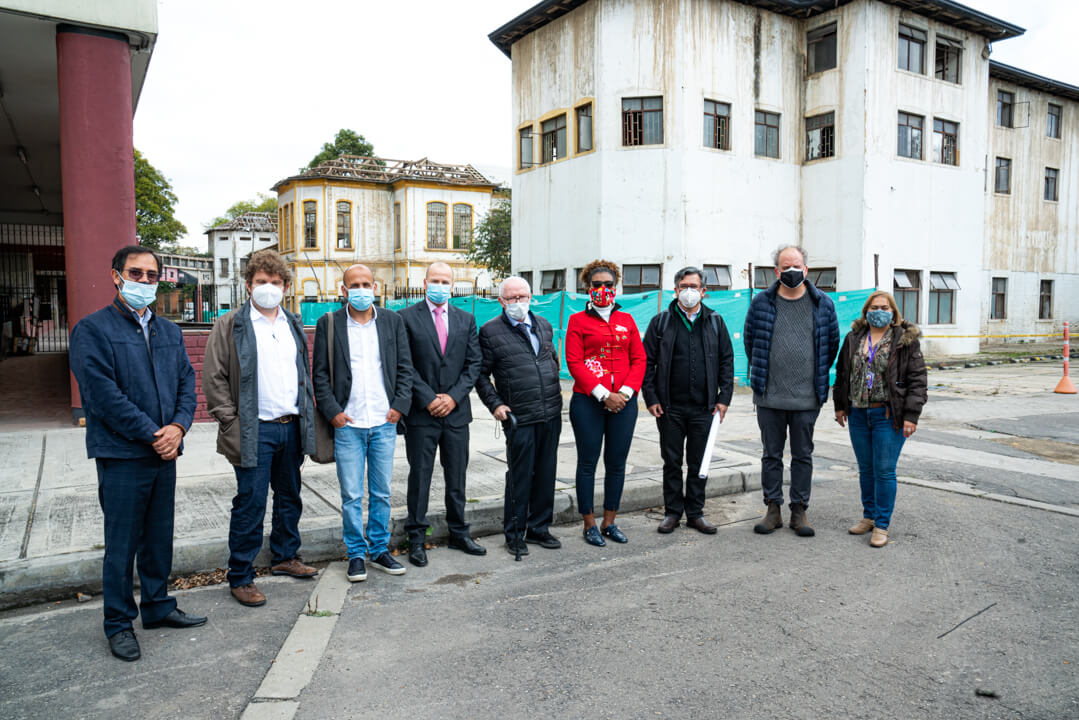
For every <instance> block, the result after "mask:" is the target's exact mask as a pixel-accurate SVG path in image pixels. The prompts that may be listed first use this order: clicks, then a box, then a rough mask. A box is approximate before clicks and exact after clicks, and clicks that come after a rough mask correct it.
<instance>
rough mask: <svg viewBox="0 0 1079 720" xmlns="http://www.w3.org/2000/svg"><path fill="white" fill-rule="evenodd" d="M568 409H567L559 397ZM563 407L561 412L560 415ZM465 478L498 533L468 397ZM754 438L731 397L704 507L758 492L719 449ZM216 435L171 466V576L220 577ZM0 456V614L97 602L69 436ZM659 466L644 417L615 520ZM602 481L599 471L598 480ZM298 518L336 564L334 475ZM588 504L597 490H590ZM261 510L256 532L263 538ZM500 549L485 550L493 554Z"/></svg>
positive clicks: (91, 505)
mask: <svg viewBox="0 0 1079 720" xmlns="http://www.w3.org/2000/svg"><path fill="white" fill-rule="evenodd" d="M567 400H568V398H567ZM567 406H568V404H567ZM473 408H474V410H475V414H476V418H477V419H476V421H475V422H473V424H472V428H471V430H472V432H471V443H470V445H471V454H470V457H469V473H468V490H467V492H468V506H467V511H466V512H467V517H468V519H469V522H470V523H471V524H472V530H473V534H474V535H476V536H483V535H492V534H498V535H500V534H501V530H502V502H503V486H504V478H505V470H506V462H505V440H504V438H502V437H496V432H495V431H496V423H495V422H494V420H493V419H492V418H491V417H490V415H489V414H488V413H487V411H486V410H485V409H484V408H483V406H482V405H481V404H480V403H479V401H478V400H477V399H475V397H473ZM563 420H564V422H563V427H562V441H561V444H560V449H559V458H558V483H557V485H556V493H555V522H556V523H564V522H569V521H572V520H575V519H576V518H577V517H578V515H577V510H576V505H577V503H576V497H575V494H574V489H573V488H574V474H575V468H576V452H575V446H574V442H573V431H572V428H571V427H570V425H569V422H568V420H567V419H566V418H565V417H564V418H563ZM756 436H757V428H756V423H755V420H754V418H753V413H752V401H751V398H750V396H749V394H748V393H746V392H744V391H742V392H740V393H739V395H738V396H737V397H736V398H735V402H734V403H733V404H732V410H731V412H730V413H729V414H728V420H727V422H726V423H725V425H724V431H723V433H721V438H720V440H721V442H720V443H719V444H718V445H717V449H716V455H715V457H714V458H713V462H712V466H711V471H710V478H709V481H708V494H709V496H713V497H714V496H716V495H724V494H731V493H742V492H746V491H749V490H753V489H755V488H759V487H760V470H759V467H760V463H759V458H758V457H751V456H748V455H746V454H744V453H739V452H735V451H733V450H731V449H729V448H728V447H725V446H724V444H723V440H725V439H734V438H738V439H740V440H743V441H744V440H746V439H751V438H753V437H756ZM216 437H217V426H216V424H199V425H195V426H194V427H193V428H192V429H191V432H190V433H188V436H187V439H186V440H185V451H184V455H183V456H182V457H181V458H180V460H179V462H178V465H177V472H178V477H177V488H176V530H175V546H174V552H173V573H174V575H187V574H191V573H195V572H203V571H209V570H213V569H215V568H220V567H224V566H225V564H226V562H227V559H228V546H227V537H228V523H229V512H230V509H231V505H232V496H233V494H234V492H235V487H236V482H235V476H234V474H233V470H232V466H231V465H229V463H228V461H226V460H225V458H224V457H222V456H221V455H218V454H217V453H216V450H215V447H216ZM0 457H3V458H5V465H6V466H7V472H6V473H4V476H5V480H4V481H3V483H2V485H0V608H6V607H13V606H16V605H22V604H27V603H30V602H35V601H38V600H44V599H54V598H59V597H67V596H70V595H71V594H73V593H74V592H76V591H82V592H88V593H93V594H96V593H97V592H98V591H99V590H100V585H101V558H102V550H103V545H102V542H103V530H102V514H101V509H100V506H99V505H98V498H97V474H96V469H95V465H94V463H93V461H91V460H88V459H87V458H86V447H85V431H84V430H83V429H80V428H72V429H57V430H37V431H22V432H8V433H0ZM661 470H662V462H661V460H660V457H659V444H658V431H657V429H656V424H655V422H654V421H653V420H652V418H651V417H650V416H649V415H648V414H647V412H646V411H645V410H644V408H643V407H641V408H640V415H639V416H638V420H637V429H636V433H635V440H634V443H633V446H632V449H631V452H630V457H629V463H628V466H627V478H626V486H625V491H624V493H623V498H622V510H623V511H624V512H629V511H632V510H638V509H643V508H648V507H653V506H658V505H662V504H663V495H662V472H661ZM598 474H599V475H600V478H602V469H601V470H600V473H598ZM407 477H408V463H407V461H406V460H405V448H404V441H403V439H400V438H399V439H398V443H397V450H396V454H395V459H394V471H393V481H392V484H391V488H392V494H391V503H392V507H393V511H392V516H391V517H392V532H393V535H394V539H393V541H392V542H393V543H394V544H396V543H397V542H399V541H400V540H402V539H403V538H404V533H403V526H404V520H405V515H406V507H405V491H406V485H407ZM303 485H304V488H303V493H302V495H303V499H304V512H303V518H302V519H301V521H300V533H301V536H302V539H303V548H302V551H301V552H302V554H303V557H304V559H305V560H307V561H309V562H318V561H322V560H332V559H337V558H340V557H342V556H343V555H344V553H345V549H344V545H343V544H342V541H341V498H340V493H339V490H338V484H337V476H336V468H335V466H334V465H318V464H316V463H313V462H312V461H310V460H308V461H307V462H306V464H305V466H304V468H303ZM597 485H598V487H597V501H596V504H597V505H598V504H600V502H601V498H602V480H601V479H600V480H599V481H598V482H597ZM269 511H270V507H269V504H268V507H267V518H266V523H265V529H266V532H267V533H268V532H269V528H270V517H269ZM429 520H430V522H431V524H432V534H431V539H432V540H433V541H438V540H441V539H443V538H445V537H446V532H447V531H446V526H445V505H444V502H443V484H442V471H441V468H440V467H439V466H438V465H437V463H436V469H435V475H434V478H433V481H432V488H431V509H430V512H429ZM500 542H501V538H498V539H497V540H495V539H494V538H492V541H491V542H489V543H488V544H490V545H497V544H499V543H500ZM267 548H268V542H266V543H264V545H263V554H262V555H261V556H260V557H259V559H258V560H257V564H259V565H266V564H268V563H269V551H268V549H267Z"/></svg>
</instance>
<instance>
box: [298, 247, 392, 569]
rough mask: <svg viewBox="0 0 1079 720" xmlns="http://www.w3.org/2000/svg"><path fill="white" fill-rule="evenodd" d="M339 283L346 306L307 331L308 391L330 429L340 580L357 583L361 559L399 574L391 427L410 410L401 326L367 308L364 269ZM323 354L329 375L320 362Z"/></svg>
mask: <svg viewBox="0 0 1079 720" xmlns="http://www.w3.org/2000/svg"><path fill="white" fill-rule="evenodd" d="M342 283H343V284H342V287H341V290H342V294H343V295H345V296H347V298H348V304H347V305H346V306H345V307H344V308H342V309H340V310H337V311H336V312H334V313H332V314H331V313H327V314H326V315H323V316H322V317H321V318H319V321H318V325H317V326H316V327H315V349H314V385H315V397H316V398H317V400H318V410H319V412H321V413H322V415H323V417H325V418H326V419H327V420H329V421H330V422H331V423H332V424H333V427H334V454H335V456H336V459H337V481H338V483H340V485H341V521H342V524H343V536H344V541H345V548H346V549H347V550H348V579H349V580H350V581H351V582H360V581H362V580H366V579H367V567H366V564H365V562H364V560H365V559H366V560H368V561H369V562H370V563H371V565H372V566H373V567H375V568H378V569H379V570H382V571H383V572H387V573H389V574H391V575H403V574H404V572H405V568H404V566H403V565H401V563H399V562H397V561H396V560H395V559H394V558H393V556H392V555H390V553H389V542H390V478H391V477H392V475H393V451H394V446H395V445H396V442H397V423H398V421H400V420H401V416H402V415H404V414H405V413H406V412H408V408H409V405H410V404H411V402H412V373H413V371H412V357H411V355H410V353H409V348H408V335H407V334H406V332H405V325H404V322H402V320H401V318H400V317H398V316H397V315H396V314H395V313H393V312H391V311H389V310H386V309H378V308H375V306H374V302H375V289H374V288H375V279H374V275H373V274H372V273H371V270H370V268H368V267H367V266H365V265H353V266H351V267H349V268H348V269H347V270H345V275H344V278H343V279H342ZM331 317H332V320H333V337H332V338H331V337H330V320H331ZM331 348H332V352H333V353H334V356H333V372H332V373H331V371H330V364H329V359H328V356H327V350H328V349H331ZM365 467H366V470H367V490H368V501H367V525H366V527H365V526H364V523H363V487H364V482H363V476H364V469H365Z"/></svg>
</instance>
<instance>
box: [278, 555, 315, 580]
mask: <svg viewBox="0 0 1079 720" xmlns="http://www.w3.org/2000/svg"><path fill="white" fill-rule="evenodd" d="M270 572H271V573H273V574H274V575H289V576H290V577H294V578H313V577H314V576H316V575H318V568H313V567H311V566H310V565H304V564H303V563H302V562H300V558H298V557H294V558H292V559H291V560H286V561H285V562H283V563H280V564H278V565H274V566H273V567H272V568H270Z"/></svg>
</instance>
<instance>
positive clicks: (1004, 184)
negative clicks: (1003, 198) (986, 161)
mask: <svg viewBox="0 0 1079 720" xmlns="http://www.w3.org/2000/svg"><path fill="white" fill-rule="evenodd" d="M1011 191H1012V161H1011V160H1009V159H1008V158H1002V157H998V158H997V164H996V171H995V177H994V181H993V192H998V193H1001V194H1003V195H1007V194H1009V193H1010V192H1011Z"/></svg>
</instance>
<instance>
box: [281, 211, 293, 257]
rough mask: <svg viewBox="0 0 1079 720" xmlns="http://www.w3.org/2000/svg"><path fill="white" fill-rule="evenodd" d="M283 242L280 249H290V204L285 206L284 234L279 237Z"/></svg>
mask: <svg viewBox="0 0 1079 720" xmlns="http://www.w3.org/2000/svg"><path fill="white" fill-rule="evenodd" d="M281 237H282V238H283V240H284V243H283V244H282V247H285V248H288V249H289V250H291V249H292V203H289V204H288V205H286V206H285V232H284V233H283V234H282V236H281Z"/></svg>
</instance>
